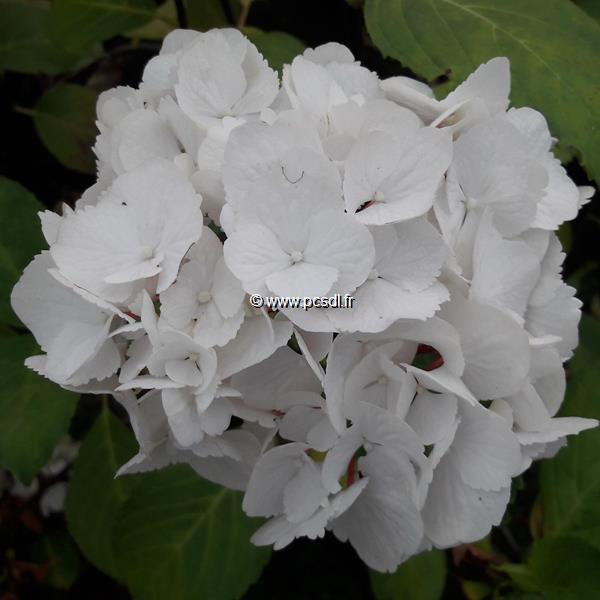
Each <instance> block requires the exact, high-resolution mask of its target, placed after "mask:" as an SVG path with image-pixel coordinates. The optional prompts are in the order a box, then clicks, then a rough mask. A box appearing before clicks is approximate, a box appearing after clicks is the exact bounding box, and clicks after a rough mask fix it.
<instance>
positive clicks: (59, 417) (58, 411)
mask: <svg viewBox="0 0 600 600" xmlns="http://www.w3.org/2000/svg"><path fill="white" fill-rule="evenodd" d="M38 353H39V349H38V348H37V345H36V344H35V341H34V339H33V338H32V337H31V336H30V335H3V336H1V337H0V373H2V387H0V467H3V468H5V469H9V470H10V471H12V472H13V473H14V474H15V475H16V476H17V477H18V478H19V479H20V480H21V481H23V482H24V483H29V482H30V481H31V480H32V479H33V477H34V476H35V475H36V474H37V473H38V471H39V470H40V469H41V468H42V467H43V466H44V465H45V464H46V462H47V461H48V459H49V458H50V456H51V454H52V450H53V449H54V447H55V446H56V444H57V443H58V442H59V441H60V439H61V438H62V437H63V436H64V435H65V433H66V432H67V429H68V428H69V423H70V421H71V417H72V415H73V412H74V411H75V405H76V400H77V397H76V396H75V395H74V394H72V393H70V392H66V391H64V390H63V389H61V388H60V387H58V386H57V385H55V384H54V383H52V382H50V381H48V380H47V379H44V378H43V377H41V376H40V375H38V374H37V373H35V372H34V371H31V370H30V369H28V368H27V367H25V365H24V364H23V362H24V361H25V359H26V358H27V357H28V356H31V355H34V354H38Z"/></svg>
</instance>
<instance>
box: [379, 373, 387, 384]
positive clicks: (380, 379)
mask: <svg viewBox="0 0 600 600" xmlns="http://www.w3.org/2000/svg"><path fill="white" fill-rule="evenodd" d="M387 382H388V378H387V377H386V376H385V375H382V376H381V377H380V378H379V379H378V380H377V383H378V384H379V385H385V384H386V383H387Z"/></svg>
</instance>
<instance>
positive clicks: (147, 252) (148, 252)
mask: <svg viewBox="0 0 600 600" xmlns="http://www.w3.org/2000/svg"><path fill="white" fill-rule="evenodd" d="M142 256H143V257H144V259H145V260H150V259H151V258H154V250H153V249H152V248H150V246H142Z"/></svg>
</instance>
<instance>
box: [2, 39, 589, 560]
mask: <svg viewBox="0 0 600 600" xmlns="http://www.w3.org/2000/svg"><path fill="white" fill-rule="evenodd" d="M509 92H510V73H509V63H508V61H507V59H505V58H502V57H500V58H495V59H493V60H491V61H489V62H488V63H486V64H484V65H481V66H480V67H479V68H478V69H477V70H476V71H475V72H474V73H473V74H472V75H471V76H470V77H469V78H467V80H466V81H465V82H464V83H462V84H461V85H459V86H458V87H457V88H456V89H455V90H454V91H453V92H452V93H450V94H449V95H448V96H447V97H446V98H445V99H443V100H437V99H435V98H434V96H433V92H432V91H431V89H429V87H428V86H426V85H425V84H423V83H420V82H418V81H414V80H411V79H409V78H406V77H393V78H390V79H387V80H383V81H381V80H380V79H379V77H378V76H377V74H376V73H374V72H372V71H370V70H369V69H367V68H366V67H364V66H363V65H361V64H360V63H359V62H357V61H356V60H355V58H354V56H353V55H352V53H351V52H350V50H348V49H347V48H345V47H344V46H341V45H340V44H334V43H331V44H325V45H324V46H320V47H318V48H314V49H308V50H306V51H305V52H304V53H303V54H302V55H301V56H297V57H296V58H294V60H293V61H292V62H291V64H289V65H285V66H284V68H283V73H282V77H281V81H279V78H278V76H277V74H276V72H275V71H274V70H273V69H271V68H270V67H269V65H268V64H267V62H266V61H265V60H264V58H263V57H262V56H261V54H260V53H259V51H258V50H257V49H256V47H255V46H254V45H253V44H252V43H251V42H250V41H249V40H248V39H246V38H245V37H244V36H243V35H242V34H241V33H239V32H238V31H237V30H231V29H224V30H211V31H208V32H206V33H197V32H194V31H183V30H177V31H174V32H172V33H170V34H169V35H168V36H167V37H166V38H165V40H164V43H163V47H162V49H161V52H160V54H159V55H158V56H156V57H155V58H153V59H152V60H151V61H150V62H149V63H148V65H147V66H146V69H145V71H144V75H143V80H142V82H141V84H140V86H139V88H137V89H133V88H125V87H120V88H115V89H113V90H109V91H107V92H104V93H103V94H101V95H100V97H99V99H98V105H97V116H98V121H97V125H98V129H99V135H98V138H97V140H96V144H95V146H94V150H95V152H96V156H97V171H98V178H97V182H96V183H95V184H94V185H93V186H92V187H91V188H90V189H89V190H87V191H86V192H85V193H84V194H83V196H82V197H81V199H80V200H79V201H78V202H77V203H76V204H75V206H74V207H72V208H71V207H68V206H65V207H64V208H63V211H62V214H61V215H60V216H59V215H57V214H54V213H51V212H48V211H46V212H44V213H41V214H40V218H41V222H42V228H43V232H44V235H45V238H46V241H47V243H48V250H45V251H44V252H42V253H41V254H40V255H38V256H36V257H35V258H34V259H33V261H32V262H31V263H30V265H29V266H28V267H27V268H26V269H25V271H24V273H23V275H22V277H21V280H20V281H19V282H18V283H17V285H16V286H15V288H14V290H13V293H12V305H13V308H14V310H15V312H16V313H17V315H18V316H19V317H20V318H21V320H22V321H23V323H24V324H25V325H27V327H29V328H30V329H31V331H32V332H33V334H34V336H35V337H36V339H37V341H38V343H39V345H40V347H41V349H42V352H43V354H41V355H39V356H34V357H30V358H29V359H27V361H26V365H27V366H28V367H29V368H31V369H34V370H35V371H37V372H38V373H39V374H40V376H44V377H47V378H49V379H51V380H52V381H54V382H56V384H58V385H61V386H63V387H65V388H68V389H71V390H76V391H81V392H86V393H110V394H113V395H114V397H115V398H116V399H117V400H118V401H119V402H121V404H122V405H123V406H124V408H125V409H126V410H127V412H128V414H129V417H130V420H131V425H132V428H133V430H134V433H135V435H136V437H137V440H138V442H139V451H138V453H137V454H136V455H135V456H134V457H132V458H131V459H130V460H129V461H128V462H127V463H126V464H125V465H123V466H122V467H121V469H120V470H119V475H123V476H124V475H126V474H128V473H136V472H142V471H148V470H152V469H159V468H162V467H164V466H166V465H169V464H173V463H186V464H189V465H190V466H191V467H192V468H193V469H194V470H195V471H196V472H197V473H198V475H199V476H202V477H206V478H208V479H210V480H212V481H214V482H217V483H220V484H222V485H224V486H227V487H229V488H232V489H235V490H242V491H244V499H243V503H242V507H243V509H244V510H245V511H246V512H247V513H248V514H249V515H251V516H261V517H264V518H266V519H267V520H266V521H265V523H264V524H263V525H262V526H261V527H260V528H259V529H258V531H256V533H255V534H254V536H253V538H252V541H253V542H254V543H255V544H258V545H273V546H274V548H276V549H278V548H282V547H284V546H286V545H287V544H289V543H291V542H292V541H293V540H294V539H295V538H297V537H302V536H306V537H309V538H311V539H314V538H318V537H322V536H323V535H324V534H325V532H326V531H331V532H332V534H333V535H335V536H336V537H337V538H339V539H340V540H342V541H349V543H350V544H352V545H353V547H354V548H355V549H356V551H357V553H358V554H359V556H360V557H361V558H362V560H363V561H364V562H365V563H366V564H367V565H368V566H369V567H371V568H374V569H377V570H380V571H393V570H395V569H396V567H397V566H398V565H399V564H400V563H402V562H403V561H405V560H406V559H408V558H409V557H410V556H412V555H414V554H417V553H419V552H421V551H424V550H426V549H428V548H432V547H437V548H447V547H451V546H454V545H457V544H461V543H467V542H472V541H475V540H477V539H480V538H482V537H484V536H485V535H487V533H488V532H489V530H490V528H491V527H492V526H493V525H497V524H499V523H500V521H501V519H502V516H503V514H504V512H505V509H506V506H507V503H508V500H509V496H510V489H511V482H512V479H513V478H514V477H515V476H517V475H519V474H520V473H522V472H523V471H524V470H525V469H527V468H528V467H529V466H530V464H531V462H532V461H533V460H535V459H538V458H542V457H549V456H552V455H553V454H554V453H555V452H556V451H557V450H558V449H559V448H560V447H561V446H563V445H564V444H565V443H566V439H567V436H569V435H573V434H577V433H579V432H580V431H582V430H584V429H588V428H590V427H594V426H596V425H597V422H596V421H594V420H592V419H584V418H578V417H569V418H564V417H557V416H556V414H557V412H558V410H559V408H560V405H561V403H562V400H563V395H564V391H565V373H564V368H563V362H564V361H565V360H567V359H568V358H569V357H570V356H571V355H572V352H573V349H574V348H575V346H576V345H577V325H578V321H579V318H580V308H581V303H580V302H579V301H578V300H577V299H576V298H575V296H574V290H573V289H572V288H571V287H569V286H568V285H566V284H565V283H564V281H563V280H562V277H561V268H562V262H563V260H564V256H565V255H564V253H563V252H562V249H561V246H560V242H559V241H558V238H557V236H556V234H555V231H556V229H557V228H558V226H559V225H560V224H561V223H563V222H564V221H565V220H569V219H573V218H574V217H575V216H576V214H577V212H578V209H579V208H580V205H581V204H582V203H583V202H584V201H585V199H587V198H589V197H590V193H589V190H588V189H587V188H586V189H581V188H580V189H578V188H577V187H576V186H575V184H574V183H573V182H572V181H571V180H570V179H569V178H568V176H567V174H566V172H565V171H564V169H563V168H562V167H561V166H560V163H559V162H558V161H557V159H556V158H554V155H553V154H552V143H553V139H552V137H551V135H550V132H549V131H548V126H547V124H546V121H545V119H544V117H543V116H542V115H540V114H539V113H538V112H536V111H535V110H533V109H530V108H509ZM257 297H258V299H259V302H258V304H257V302H256V298H257ZM264 297H271V299H273V298H275V299H279V300H284V299H286V298H288V299H289V298H292V299H293V298H294V297H296V298H300V299H302V300H303V301H304V305H302V306H300V305H298V304H296V305H294V304H293V303H281V304H273V303H270V304H269V303H265V305H264V306H260V304H261V302H260V300H261V299H264ZM330 297H331V298H338V297H339V298H341V297H344V298H352V299H353V303H351V304H352V306H346V307H344V308H342V307H341V306H340V304H339V303H338V304H337V305H335V304H333V305H330V304H327V303H323V299H325V300H328V299H329V298H330ZM251 300H253V301H251ZM306 300H310V302H309V303H308V304H307V303H306Z"/></svg>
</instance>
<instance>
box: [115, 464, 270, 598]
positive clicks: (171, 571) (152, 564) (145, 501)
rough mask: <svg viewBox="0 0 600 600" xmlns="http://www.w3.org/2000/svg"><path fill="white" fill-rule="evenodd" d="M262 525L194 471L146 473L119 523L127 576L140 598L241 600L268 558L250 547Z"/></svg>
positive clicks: (234, 495)
mask: <svg viewBox="0 0 600 600" xmlns="http://www.w3.org/2000/svg"><path fill="white" fill-rule="evenodd" d="M259 524H260V523H259V522H258V523H257V521H256V519H250V518H248V517H246V516H245V515H244V513H243V512H242V509H241V494H240V493H237V492H232V491H229V490H227V489H225V488H222V487H220V486H217V485H214V484H212V483H209V482H208V481H206V480H204V479H202V478H200V477H199V476H198V475H196V474H195V473H194V472H193V471H192V470H191V469H190V468H189V467H187V466H184V465H178V466H175V467H170V468H168V469H165V470H162V471H158V472H154V473H151V474H148V475H145V476H144V479H143V481H142V483H141V484H140V485H139V487H137V488H136V489H135V492H134V494H132V496H131V498H130V500H129V502H128V503H127V504H126V505H125V507H124V509H123V511H122V512H121V518H120V520H119V522H118V523H117V528H116V530H117V531H118V536H116V538H115V546H116V552H117V557H118V560H119V565H120V568H121V569H122V575H123V578H124V579H125V581H126V583H127V584H128V586H129V588H130V590H131V592H132V593H133V595H134V596H135V598H136V599H139V600H154V599H156V600H164V599H165V598H169V600H196V599H197V598H210V599H211V600H230V599H231V600H233V599H237V598H240V597H241V596H242V594H243V593H244V591H245V590H246V589H247V588H248V586H249V585H250V584H252V583H253V582H254V581H255V580H256V579H257V578H258V576H259V575H260V573H261V571H262V568H263V567H264V565H265V564H266V562H267V561H268V559H269V555H270V550H269V549H265V548H256V547H255V546H253V545H251V544H250V542H249V538H250V536H251V534H252V533H253V532H254V530H255V529H256V528H257V527H258V525H259Z"/></svg>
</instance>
